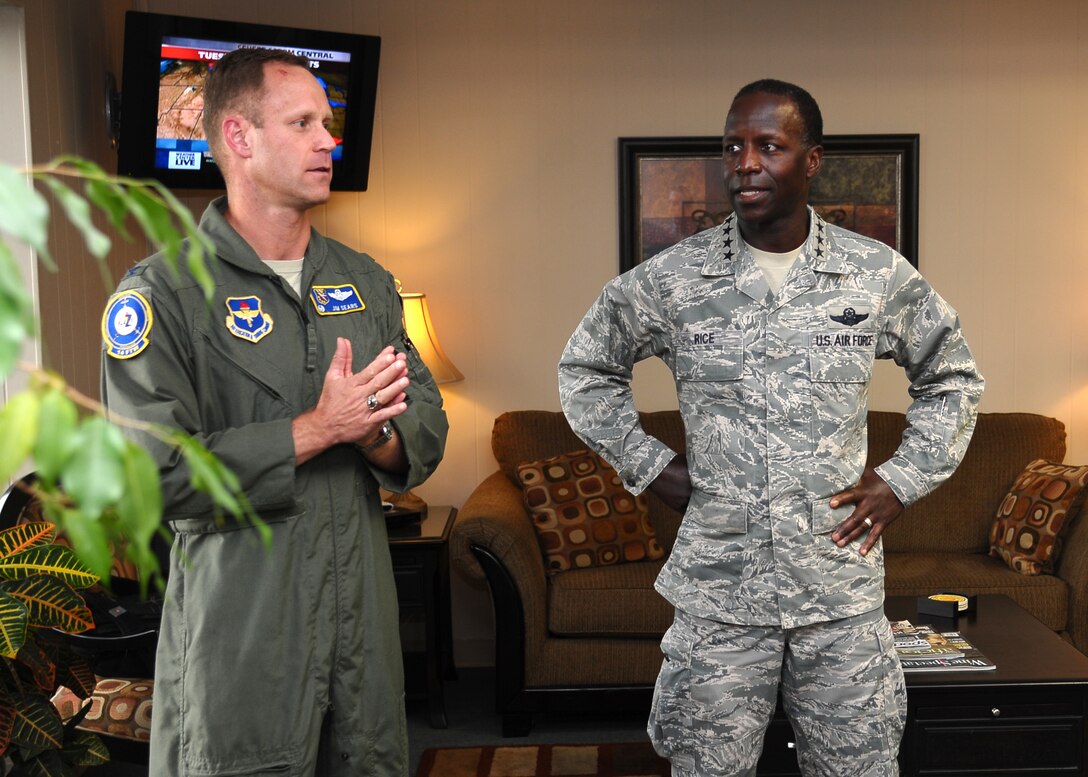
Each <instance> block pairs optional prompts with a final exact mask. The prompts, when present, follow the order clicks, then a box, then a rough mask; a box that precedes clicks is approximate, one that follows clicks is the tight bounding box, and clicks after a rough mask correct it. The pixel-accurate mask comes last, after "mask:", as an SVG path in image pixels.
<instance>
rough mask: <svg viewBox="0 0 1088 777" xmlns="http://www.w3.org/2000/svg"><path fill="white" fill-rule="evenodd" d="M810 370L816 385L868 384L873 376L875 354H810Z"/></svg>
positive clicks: (863, 352) (858, 352)
mask: <svg viewBox="0 0 1088 777" xmlns="http://www.w3.org/2000/svg"><path fill="white" fill-rule="evenodd" d="M809 368H810V370H811V372H812V380H813V381H814V382H816V383H868V382H869V378H870V377H871V376H872V374H873V352H872V351H868V350H841V351H834V352H830V353H825V352H819V351H817V352H813V353H811V354H809Z"/></svg>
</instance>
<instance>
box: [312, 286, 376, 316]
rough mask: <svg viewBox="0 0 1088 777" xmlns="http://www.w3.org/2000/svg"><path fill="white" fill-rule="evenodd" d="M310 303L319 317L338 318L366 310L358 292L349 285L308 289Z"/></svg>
mask: <svg viewBox="0 0 1088 777" xmlns="http://www.w3.org/2000/svg"><path fill="white" fill-rule="evenodd" d="M310 301H311V302H313V303H314V310H316V311H317V314H318V315H319V316H339V315H342V314H344V313H354V312H356V311H358V310H366V303H364V302H363V299H362V297H360V296H359V290H358V289H356V288H355V286H354V285H352V284H350V283H344V284H341V285H339V286H314V287H313V288H312V289H310Z"/></svg>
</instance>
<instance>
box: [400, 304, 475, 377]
mask: <svg viewBox="0 0 1088 777" xmlns="http://www.w3.org/2000/svg"><path fill="white" fill-rule="evenodd" d="M397 288H398V291H399V289H400V287H399V286H398V287H397ZM400 298H401V302H402V303H403V306H404V331H405V332H407V333H408V339H409V340H411V341H412V345H414V346H415V347H416V350H417V351H418V352H419V356H420V358H421V359H423V363H424V364H426V365H427V369H429V370H430V371H431V375H432V376H433V377H434V381H435V383H456V382H457V381H459V380H464V379H465V376H464V375H462V374H461V371H460V370H458V369H457V368H456V367H455V366H453V362H451V361H450V359H449V357H448V356H446V353H445V351H443V350H442V346H441V345H440V344H439V342H438V334H437V333H436V332H435V331H434V324H433V323H432V322H431V311H430V309H429V308H428V307H427V295H426V294H422V293H419V292H400Z"/></svg>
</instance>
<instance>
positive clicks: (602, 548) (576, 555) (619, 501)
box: [517, 450, 665, 574]
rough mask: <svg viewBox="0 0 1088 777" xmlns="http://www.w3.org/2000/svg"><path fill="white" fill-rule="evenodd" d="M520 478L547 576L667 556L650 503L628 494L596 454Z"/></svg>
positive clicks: (550, 463) (556, 462) (533, 465)
mask: <svg viewBox="0 0 1088 777" xmlns="http://www.w3.org/2000/svg"><path fill="white" fill-rule="evenodd" d="M517 472H518V480H519V481H520V482H521V487H522V492H523V494H524V497H525V506H526V507H527V508H528V509H529V513H530V515H531V516H532V519H533V528H534V529H536V534H537V539H539V541H540V549H541V551H542V552H543V553H544V563H545V566H546V567H547V568H548V573H549V574H555V573H556V572H563V571H565V570H568V569H584V568H586V567H595V566H606V565H609V564H619V563H622V562H625V561H651V560H654V559H659V558H661V557H663V556H664V555H665V550H664V548H662V547H661V545H660V544H659V543H658V541H657V537H656V533H655V532H654V528H653V526H652V525H651V524H650V519H649V515H648V510H647V507H646V499H645V498H644V497H643V496H641V495H639V496H632V495H631V494H630V493H628V492H627V491H625V490H624V488H623V484H622V483H621V481H620V478H619V475H617V474H616V470H614V469H612V467H611V465H609V463H608V462H606V461H605V460H604V459H602V458H601V457H600V456H598V455H597V454H595V453H592V452H591V451H588V450H581V451H574V452H572V453H564V454H561V455H559V456H553V457H552V458H549V459H543V460H541V461H531V462H527V463H525V464H519V465H518V468H517Z"/></svg>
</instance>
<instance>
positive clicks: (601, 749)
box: [416, 742, 669, 777]
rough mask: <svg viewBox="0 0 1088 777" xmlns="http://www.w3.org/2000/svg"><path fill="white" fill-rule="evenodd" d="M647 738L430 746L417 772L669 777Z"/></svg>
mask: <svg viewBox="0 0 1088 777" xmlns="http://www.w3.org/2000/svg"><path fill="white" fill-rule="evenodd" d="M668 774H669V764H668V762H667V761H665V760H664V759H662V758H659V757H658V756H657V754H656V753H654V751H653V748H652V747H650V745H649V743H648V742H618V743H613V744H602V745H593V744H588V745H586V744H582V745H579V744H572V745H502V746H498V747H493V746H485V747H453V748H429V749H427V750H425V751H424V752H423V757H422V759H421V760H420V765H419V772H418V773H417V775H416V777H668Z"/></svg>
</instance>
